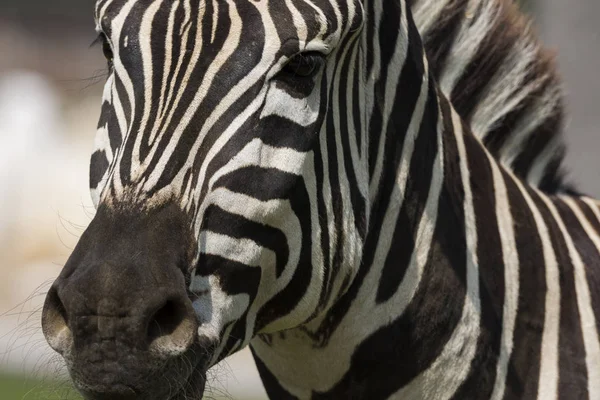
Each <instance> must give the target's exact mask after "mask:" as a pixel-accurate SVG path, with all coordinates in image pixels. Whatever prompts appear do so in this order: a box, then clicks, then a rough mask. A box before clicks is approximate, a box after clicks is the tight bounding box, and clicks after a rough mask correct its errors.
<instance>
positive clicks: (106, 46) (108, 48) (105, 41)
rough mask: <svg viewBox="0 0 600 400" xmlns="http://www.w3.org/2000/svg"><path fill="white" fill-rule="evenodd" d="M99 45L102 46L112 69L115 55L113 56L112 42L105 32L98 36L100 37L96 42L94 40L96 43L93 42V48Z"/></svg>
mask: <svg viewBox="0 0 600 400" xmlns="http://www.w3.org/2000/svg"><path fill="white" fill-rule="evenodd" d="M97 45H101V46H102V52H103V53H104V57H105V58H106V61H107V62H108V68H109V69H112V67H113V59H114V54H113V51H112V47H111V45H110V42H109V40H108V38H107V37H106V35H105V34H104V33H103V32H101V33H100V34H99V35H98V37H97V38H96V40H94V42H92V47H93V46H97Z"/></svg>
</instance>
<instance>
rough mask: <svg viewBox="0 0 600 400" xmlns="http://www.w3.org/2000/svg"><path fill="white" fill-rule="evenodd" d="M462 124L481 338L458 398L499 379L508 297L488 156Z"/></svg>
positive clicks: (486, 390) (485, 390) (487, 390)
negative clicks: (474, 228)
mask: <svg viewBox="0 0 600 400" xmlns="http://www.w3.org/2000/svg"><path fill="white" fill-rule="evenodd" d="M467 129H468V128H467V127H466V126H464V125H463V131H464V132H465V136H464V142H465V149H466V153H467V159H468V163H469V164H468V168H469V171H470V176H471V179H470V186H471V190H472V195H473V208H474V213H475V222H476V226H477V260H478V265H479V300H480V302H481V320H480V322H479V325H480V333H479V338H478V340H477V349H476V351H475V357H474V358H473V360H472V361H471V368H470V370H469V374H468V375H467V377H466V379H465V380H464V381H463V383H462V385H461V386H460V388H459V389H458V390H457V391H456V393H454V396H453V398H454V399H456V400H460V399H467V398H469V396H472V395H473V393H477V394H478V397H479V398H482V399H484V398H489V397H490V396H491V395H492V391H493V389H494V383H495V380H496V364H497V362H498V355H499V354H500V345H501V340H502V321H503V316H504V312H503V305H504V300H505V299H504V296H505V281H504V269H505V265H504V263H505V262H506V261H505V260H504V259H503V255H502V242H501V240H500V231H499V228H498V219H497V217H496V196H495V194H496V193H495V189H494V179H493V176H492V170H491V168H490V163H489V159H488V158H487V157H486V156H485V154H484V153H483V150H482V148H481V143H480V142H478V141H477V140H476V139H475V138H474V137H473V136H472V135H471V134H470V132H468V130H467Z"/></svg>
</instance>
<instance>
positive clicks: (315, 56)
mask: <svg viewBox="0 0 600 400" xmlns="http://www.w3.org/2000/svg"><path fill="white" fill-rule="evenodd" d="M324 64H325V56H324V55H323V54H321V53H318V52H307V53H299V54H296V55H295V56H294V57H292V58H291V59H290V60H289V61H288V63H287V64H285V66H284V67H283V69H282V72H283V73H285V74H288V75H291V76H297V77H302V78H312V77H313V76H315V75H316V74H317V73H318V72H319V71H320V69H321V67H322V66H323V65H324Z"/></svg>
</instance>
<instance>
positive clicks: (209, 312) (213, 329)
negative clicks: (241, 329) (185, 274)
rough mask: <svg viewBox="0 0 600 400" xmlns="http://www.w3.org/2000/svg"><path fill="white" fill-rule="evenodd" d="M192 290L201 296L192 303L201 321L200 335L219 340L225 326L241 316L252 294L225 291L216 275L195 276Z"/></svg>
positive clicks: (191, 286)
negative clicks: (230, 293)
mask: <svg viewBox="0 0 600 400" xmlns="http://www.w3.org/2000/svg"><path fill="white" fill-rule="evenodd" d="M190 290H191V291H192V292H194V293H196V294H197V295H198V296H199V297H198V298H197V299H196V300H194V302H193V303H192V305H193V307H194V310H195V311H196V315H197V316H198V320H199V321H200V327H199V328H198V335H199V336H201V337H206V338H209V339H212V340H216V341H219V339H220V337H221V332H222V331H223V328H224V327H225V326H226V325H227V324H228V323H230V322H232V321H236V320H238V319H239V318H241V316H242V315H243V314H244V312H245V311H246V309H248V305H249V304H250V296H248V295H247V294H246V293H241V294H236V295H229V294H227V293H225V292H224V291H223V290H222V289H221V284H220V282H219V278H218V277H216V276H208V277H206V276H194V277H193V278H192V283H191V285H190Z"/></svg>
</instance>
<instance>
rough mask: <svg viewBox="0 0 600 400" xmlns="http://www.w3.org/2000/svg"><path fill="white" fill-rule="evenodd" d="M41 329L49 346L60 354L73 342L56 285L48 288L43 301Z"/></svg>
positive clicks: (65, 312)
mask: <svg viewBox="0 0 600 400" xmlns="http://www.w3.org/2000/svg"><path fill="white" fill-rule="evenodd" d="M42 331H43V333H44V336H45V337H46V340H47V341H48V344H49V345H50V347H52V348H53V349H54V350H56V351H57V352H58V353H60V354H63V353H65V352H66V351H67V350H68V349H69V348H70V347H71V344H72V343H73V334H72V332H71V329H70V328H69V319H68V314H67V309H66V308H65V306H64V304H63V302H62V300H61V299H60V296H59V295H58V290H57V289H56V286H52V288H50V290H49V291H48V294H47V296H46V301H45V302H44V309H43V311H42Z"/></svg>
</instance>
